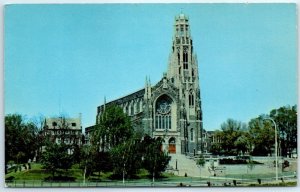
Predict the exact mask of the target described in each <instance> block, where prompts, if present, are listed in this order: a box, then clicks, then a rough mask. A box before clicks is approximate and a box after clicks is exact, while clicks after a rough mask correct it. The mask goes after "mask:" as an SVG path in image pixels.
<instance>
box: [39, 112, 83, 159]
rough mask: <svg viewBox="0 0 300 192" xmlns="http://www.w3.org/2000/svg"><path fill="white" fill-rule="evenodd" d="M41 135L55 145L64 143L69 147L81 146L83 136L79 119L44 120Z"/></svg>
mask: <svg viewBox="0 0 300 192" xmlns="http://www.w3.org/2000/svg"><path fill="white" fill-rule="evenodd" d="M43 135H44V136H45V137H48V138H49V139H50V140H51V141H52V142H55V143H57V144H61V143H64V144H66V145H69V146H70V150H69V153H72V150H71V146H73V145H78V146H80V145H82V144H83V135H82V126H81V117H78V118H64V117H58V118H46V119H45V121H44V126H43Z"/></svg>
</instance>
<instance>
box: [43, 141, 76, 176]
mask: <svg viewBox="0 0 300 192" xmlns="http://www.w3.org/2000/svg"><path fill="white" fill-rule="evenodd" d="M41 163H42V165H43V168H44V169H46V170H47V171H49V172H51V173H52V178H54V176H55V173H56V172H61V171H63V170H64V171H67V170H68V169H69V168H71V166H72V165H73V161H72V156H71V155H69V154H68V147H67V146H66V145H65V144H63V143H62V144H57V143H50V142H49V143H48V144H47V146H46V150H45V151H44V152H43V153H42V157H41Z"/></svg>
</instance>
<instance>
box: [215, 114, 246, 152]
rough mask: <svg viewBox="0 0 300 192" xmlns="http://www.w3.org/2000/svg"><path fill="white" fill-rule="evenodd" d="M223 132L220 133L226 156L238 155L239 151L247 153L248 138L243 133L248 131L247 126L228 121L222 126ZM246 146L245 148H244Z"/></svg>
mask: <svg viewBox="0 0 300 192" xmlns="http://www.w3.org/2000/svg"><path fill="white" fill-rule="evenodd" d="M221 130H222V132H221V133H220V138H221V143H220V145H221V149H222V150H223V151H224V154H226V155H237V154H238V153H239V151H244V152H245V151H246V150H247V147H246V143H247V141H246V138H245V137H244V136H242V135H243V132H244V131H245V130H246V126H245V125H244V124H242V123H241V122H240V121H236V120H233V119H228V120H227V121H226V122H224V123H223V124H222V125H221ZM243 145H244V146H243Z"/></svg>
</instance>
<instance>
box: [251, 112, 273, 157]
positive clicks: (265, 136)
mask: <svg viewBox="0 0 300 192" xmlns="http://www.w3.org/2000/svg"><path fill="white" fill-rule="evenodd" d="M272 125H273V124H272V122H270V121H266V120H265V119H264V117H263V115H261V116H259V117H258V118H254V119H251V120H250V122H249V135H250V140H251V143H252V145H253V151H252V154H253V155H259V156H267V155H268V154H271V153H272V148H273V146H274V143H275V142H274V137H275V136H274V135H275V133H274V128H273V127H272Z"/></svg>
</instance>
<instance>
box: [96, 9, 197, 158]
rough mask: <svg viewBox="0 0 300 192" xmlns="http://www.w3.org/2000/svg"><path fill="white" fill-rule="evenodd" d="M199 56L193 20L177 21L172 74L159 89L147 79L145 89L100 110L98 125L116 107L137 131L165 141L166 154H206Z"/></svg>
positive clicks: (183, 16) (164, 79) (170, 71)
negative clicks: (196, 51) (106, 108)
mask: <svg viewBox="0 0 300 192" xmlns="http://www.w3.org/2000/svg"><path fill="white" fill-rule="evenodd" d="M198 74H199V73H198V63H197V56H196V54H195V53H194V50H193V39H192V36H191V30H190V25H189V18H188V17H187V16H186V15H184V14H179V15H178V16H176V17H175V24H174V32H173V41H172V49H171V54H170V56H169V63H168V71H167V73H164V74H163V77H162V79H161V80H160V81H159V82H158V83H157V84H155V85H151V83H150V80H149V79H148V78H146V82H145V87H144V88H143V89H141V90H139V91H137V92H134V93H131V94H129V95H127V96H125V97H122V98H119V99H116V100H114V101H110V102H108V103H106V102H105V103H104V104H103V105H101V106H99V107H98V108H97V117H96V123H99V119H100V116H101V114H102V112H103V110H104V109H105V105H106V106H107V105H111V104H116V105H118V106H120V107H121V108H122V109H123V111H124V113H126V114H127V115H128V116H129V117H131V120H132V124H133V126H134V128H135V130H136V131H142V133H143V134H148V135H150V136H151V137H155V138H157V137H161V138H164V144H163V146H162V148H163V150H167V151H168V152H169V153H173V154H174V153H176V154H186V155H192V154H199V153H201V152H202V137H201V136H202V130H203V125H202V109H201V98H200V88H199V76H198Z"/></svg>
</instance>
